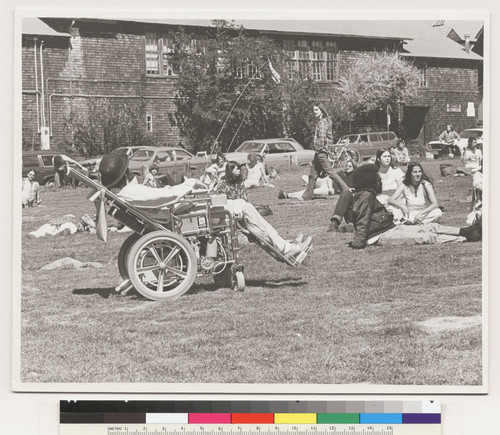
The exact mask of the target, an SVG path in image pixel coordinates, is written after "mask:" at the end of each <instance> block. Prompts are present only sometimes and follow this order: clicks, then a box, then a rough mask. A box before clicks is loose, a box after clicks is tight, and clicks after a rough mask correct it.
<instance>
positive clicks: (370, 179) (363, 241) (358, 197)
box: [342, 164, 482, 249]
mask: <svg viewBox="0 0 500 435" xmlns="http://www.w3.org/2000/svg"><path fill="white" fill-rule="evenodd" d="M353 187H354V192H353V193H351V192H342V194H343V195H350V196H351V197H350V206H349V209H348V210H347V212H346V215H345V216H344V218H345V219H346V221H347V222H352V223H353V225H354V237H353V240H352V242H351V244H350V246H351V247H352V248H354V249H363V248H365V247H366V246H369V245H375V244H377V245H379V246H391V245H417V244H435V243H450V242H465V241H468V242H478V241H480V240H481V239H482V221H481V219H479V220H478V221H477V222H475V223H474V224H473V225H471V226H468V227H464V228H458V227H451V226H444V225H440V224H437V223H428V224H417V225H398V226H396V225H395V224H394V216H393V215H392V213H390V212H389V211H388V210H387V209H386V208H385V206H383V205H382V204H381V203H380V202H379V201H378V199H377V194H378V193H379V192H380V191H381V189H382V181H381V179H380V175H379V169H378V167H377V166H376V165H374V164H366V165H362V166H360V167H359V168H358V169H356V170H355V171H354V174H353Z"/></svg>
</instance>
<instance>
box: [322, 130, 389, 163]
mask: <svg viewBox="0 0 500 435" xmlns="http://www.w3.org/2000/svg"><path fill="white" fill-rule="evenodd" d="M344 144H347V146H348V147H349V148H351V149H354V150H356V151H357V152H358V153H359V155H360V156H361V160H368V159H369V158H371V157H374V156H375V155H376V154H377V151H378V150H379V149H380V148H390V147H396V146H397V144H398V137H397V136H396V134H395V133H394V132H392V131H379V132H369V133H354V134H346V135H344V136H341V137H340V138H339V140H338V141H337V143H336V144H335V145H334V146H333V147H332V148H333V150H334V151H335V152H336V153H338V152H340V150H341V148H342V147H343V146H344Z"/></svg>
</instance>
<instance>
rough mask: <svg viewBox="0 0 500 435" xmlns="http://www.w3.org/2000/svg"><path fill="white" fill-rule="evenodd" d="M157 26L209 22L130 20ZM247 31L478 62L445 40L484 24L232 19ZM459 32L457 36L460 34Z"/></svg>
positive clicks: (473, 55) (204, 24) (207, 22)
mask: <svg viewBox="0 0 500 435" xmlns="http://www.w3.org/2000/svg"><path fill="white" fill-rule="evenodd" d="M133 21H134V22H137V21H138V22H146V23H157V24H170V25H182V26H201V27H210V26H212V21H211V20H196V19H193V20H179V19H171V20H169V19H164V20H162V19H159V20H133ZM234 23H235V24H236V25H242V26H243V27H245V28H246V29H248V30H258V31H261V32H263V33H267V34H272V33H279V34H287V33H288V34H291V35H292V34H293V35H297V36H300V35H309V36H313V35H318V36H330V37H353V38H368V39H387V40H394V39H396V40H401V41H404V45H403V46H404V52H403V53H402V54H403V55H405V56H411V57H426V58H448V59H472V60H481V59H482V58H481V56H479V55H478V54H476V53H474V52H472V51H470V52H469V53H467V52H466V51H465V49H464V47H462V46H461V45H460V44H458V43H457V42H455V41H453V40H451V39H450V38H448V37H447V35H448V34H449V32H450V30H451V29H452V28H453V29H455V31H456V32H457V34H462V33H463V32H466V33H467V32H469V33H470V34H471V37H475V36H476V35H477V34H478V33H479V32H480V30H481V28H482V27H483V25H484V23H483V21H479V20H474V21H457V20H455V21H447V20H444V25H443V26H438V27H433V26H432V24H433V23H434V21H432V20H314V21H312V20H234ZM459 32H460V33H459Z"/></svg>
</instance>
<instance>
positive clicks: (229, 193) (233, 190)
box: [216, 161, 248, 201]
mask: <svg viewBox="0 0 500 435" xmlns="http://www.w3.org/2000/svg"><path fill="white" fill-rule="evenodd" d="M245 181H246V180H243V172H242V170H241V165H240V164H239V163H237V162H234V161H229V162H227V163H226V171H225V174H224V176H223V177H222V178H221V179H220V180H219V183H218V184H217V187H216V192H217V193H219V194H224V195H226V197H227V199H244V200H245V201H248V194H247V191H246V188H245V187H246V186H245Z"/></svg>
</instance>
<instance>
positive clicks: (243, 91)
mask: <svg viewBox="0 0 500 435" xmlns="http://www.w3.org/2000/svg"><path fill="white" fill-rule="evenodd" d="M267 63H268V60H266V61H265V62H264V63H263V64H262V65H261V66H260V67H259V68H258V69H257V71H255V73H254V75H253V76H252V77H251V78H250V80H248V82H247V84H246V85H245V87H244V88H243V90H242V91H241V93H240V95H238V98H237V99H236V101H235V102H234V104H233V107H231V110H230V111H229V113H228V114H227V116H226V119H225V120H224V123H223V124H222V127H221V129H220V130H219V134H218V135H217V137H216V138H215V140H214V144H213V145H212V149H211V150H210V155H212V154H213V152H214V149H215V145H216V144H217V141H218V140H219V138H220V135H221V134H222V131H223V130H224V127H225V126H226V124H227V121H228V120H229V117H230V116H231V114H232V113H233V110H234V108H235V107H236V105H237V104H238V102H239V101H240V99H241V97H242V96H243V94H244V93H245V91H246V90H247V88H248V86H250V83H252V81H253V80H254V79H255V77H257V75H258V74H259V73H260V70H261V69H262V68H263V67H264V66H265V65H267Z"/></svg>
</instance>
